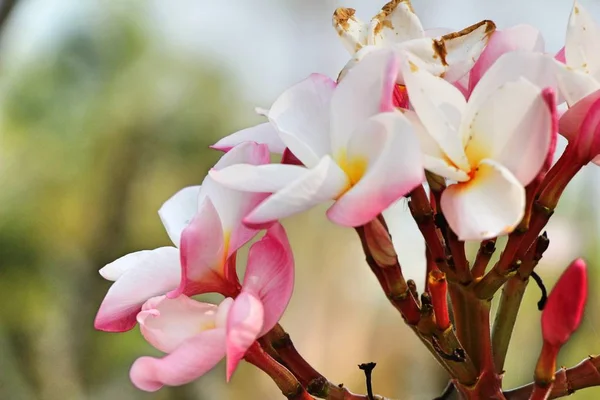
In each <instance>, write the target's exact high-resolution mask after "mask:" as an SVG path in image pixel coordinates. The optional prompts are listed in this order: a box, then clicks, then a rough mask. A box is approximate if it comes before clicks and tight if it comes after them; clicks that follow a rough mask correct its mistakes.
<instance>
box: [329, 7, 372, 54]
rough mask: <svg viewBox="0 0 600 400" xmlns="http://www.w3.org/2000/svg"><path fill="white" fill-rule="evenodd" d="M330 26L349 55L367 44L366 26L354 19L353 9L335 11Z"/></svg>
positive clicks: (354, 11)
mask: <svg viewBox="0 0 600 400" xmlns="http://www.w3.org/2000/svg"><path fill="white" fill-rule="evenodd" d="M332 24H333V27H334V28H335V30H336V32H337V34H338V36H339V37H340V40H341V41H342V44H343V45H344V47H345V48H346V50H348V52H350V54H354V53H355V52H356V51H358V50H359V49H360V48H361V47H362V46H364V45H366V44H367V24H365V23H364V22H362V21H361V20H360V19H358V17H356V10H354V9H353V8H338V9H336V10H335V12H334V13H333V18H332Z"/></svg>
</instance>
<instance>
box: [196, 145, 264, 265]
mask: <svg viewBox="0 0 600 400" xmlns="http://www.w3.org/2000/svg"><path fill="white" fill-rule="evenodd" d="M269 161H270V155H269V150H268V148H267V146H266V145H259V144H256V143H252V142H245V143H242V144H240V145H238V146H236V147H234V148H233V149H232V150H230V151H229V152H227V153H226V154H225V155H223V157H221V159H220V160H219V162H217V164H215V166H214V168H213V170H221V169H224V168H227V167H230V166H232V165H236V164H250V165H262V164H268V163H269ZM202 188H203V189H202V192H201V194H200V198H199V204H200V203H201V202H202V201H203V198H204V197H205V196H208V197H210V199H211V200H212V203H213V205H214V206H215V208H216V209H217V212H218V214H219V218H220V220H221V224H222V226H223V233H224V235H225V236H227V237H229V242H228V243H227V242H226V243H225V245H226V246H227V248H226V251H227V257H229V256H231V255H232V254H233V253H234V252H235V251H237V249H239V248H240V247H241V246H243V245H244V244H245V243H246V242H248V240H250V239H252V238H253V237H254V235H256V233H257V231H256V230H254V229H250V228H248V227H247V226H245V225H243V224H242V219H243V218H244V217H245V216H246V215H247V214H248V213H249V212H250V211H251V210H252V209H254V208H255V207H256V206H257V205H258V204H259V203H260V202H261V201H263V200H264V198H265V195H264V194H263V193H245V192H240V191H237V190H232V189H228V188H226V187H224V186H222V185H220V184H218V183H216V182H215V181H214V180H213V179H212V178H211V177H210V176H207V177H206V178H205V179H204V182H203V183H202Z"/></svg>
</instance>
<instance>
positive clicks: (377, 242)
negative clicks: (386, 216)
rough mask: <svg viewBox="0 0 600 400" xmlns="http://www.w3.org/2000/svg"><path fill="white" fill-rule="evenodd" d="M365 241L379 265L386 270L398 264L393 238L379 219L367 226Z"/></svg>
mask: <svg viewBox="0 0 600 400" xmlns="http://www.w3.org/2000/svg"><path fill="white" fill-rule="evenodd" d="M365 239H366V241H367V245H368V246H369V250H370V251H371V255H372V256H373V258H374V259H375V262H377V265H379V266H380V267H384V268H385V267H391V266H394V265H396V264H397V263H398V255H397V254H396V250H395V249H394V244H393V243H392V238H391V237H390V234H389V232H388V231H387V229H386V227H385V226H384V225H383V224H382V223H381V221H380V220H379V219H378V218H376V219H374V220H373V221H371V222H369V223H368V224H367V225H365Z"/></svg>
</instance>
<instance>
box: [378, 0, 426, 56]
mask: <svg viewBox="0 0 600 400" xmlns="http://www.w3.org/2000/svg"><path fill="white" fill-rule="evenodd" d="M423 36H424V33H423V26H422V25H421V21H420V20H419V17H417V15H416V14H415V13H414V11H413V9H412V6H411V5H410V3H409V2H405V1H395V2H390V3H388V4H387V5H386V8H385V10H384V11H381V12H380V13H379V14H377V15H376V16H375V17H374V18H373V19H372V20H371V24H370V25H369V36H368V40H369V44H371V45H377V46H391V45H392V44H394V43H401V42H405V41H407V40H412V39H420V38H422V37H423Z"/></svg>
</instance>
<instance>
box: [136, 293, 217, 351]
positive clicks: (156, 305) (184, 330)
mask: <svg viewBox="0 0 600 400" xmlns="http://www.w3.org/2000/svg"><path fill="white" fill-rule="evenodd" d="M217 309H218V308H217V306H216V305H214V304H209V303H201V302H199V301H196V300H192V299H191V298H189V297H187V296H185V295H181V296H179V297H176V298H174V299H168V298H167V297H166V296H159V297H153V298H152V299H150V300H148V301H147V302H146V303H144V305H143V306H142V311H140V313H139V314H138V315H137V321H138V323H139V324H140V331H141V332H142V335H143V336H144V338H145V339H146V340H147V341H148V343H150V344H152V345H153V346H154V347H156V348H157V349H158V350H160V351H162V352H165V353H171V352H172V351H173V350H175V349H176V348H177V347H179V346H180V345H181V344H182V343H183V342H184V341H185V340H187V339H190V338H192V337H194V336H196V335H197V334H198V333H200V332H202V331H205V330H209V329H214V328H215V327H216V316H217Z"/></svg>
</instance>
